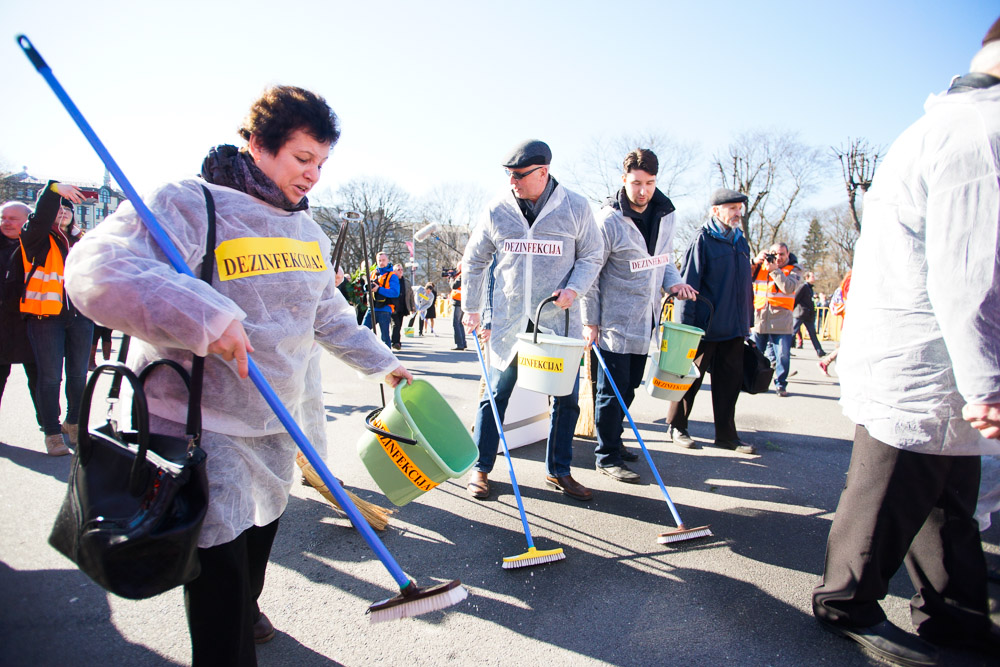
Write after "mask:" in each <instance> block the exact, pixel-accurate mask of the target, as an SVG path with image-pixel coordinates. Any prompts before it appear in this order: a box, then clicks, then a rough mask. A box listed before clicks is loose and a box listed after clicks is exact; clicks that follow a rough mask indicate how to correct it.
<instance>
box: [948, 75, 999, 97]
mask: <svg viewBox="0 0 1000 667" xmlns="http://www.w3.org/2000/svg"><path fill="white" fill-rule="evenodd" d="M998 83H1000V79H998V78H997V77H995V76H993V75H992V74H986V73H985V72H972V73H971V74H966V75H965V76H960V77H956V78H955V80H954V81H952V82H951V87H950V88H948V94H949V95H953V94H955V93H964V92H968V91H970V90H979V89H981V88H991V87H993V86H995V85H997V84H998Z"/></svg>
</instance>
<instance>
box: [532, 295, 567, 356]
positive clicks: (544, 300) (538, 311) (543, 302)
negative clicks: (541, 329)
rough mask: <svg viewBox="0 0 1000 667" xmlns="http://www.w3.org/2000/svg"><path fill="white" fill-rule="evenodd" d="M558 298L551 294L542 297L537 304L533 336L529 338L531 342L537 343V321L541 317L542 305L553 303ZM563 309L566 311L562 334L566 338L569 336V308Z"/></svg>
mask: <svg viewBox="0 0 1000 667" xmlns="http://www.w3.org/2000/svg"><path fill="white" fill-rule="evenodd" d="M558 298H559V297H557V296H556V295H554V294H553V295H552V296H550V297H548V298H545V299H542V302H541V303H540V304H538V308H537V309H536V310H535V333H534V336H532V338H531V342H532V343H533V344H535V345H538V321H539V320H540V319H541V317H542V306H544V305H545V304H547V303H553V302H554V301H555V300H556V299H558ZM564 310H565V312H566V333H565V334H563V335H564V336H566V338H569V308H566V309H564Z"/></svg>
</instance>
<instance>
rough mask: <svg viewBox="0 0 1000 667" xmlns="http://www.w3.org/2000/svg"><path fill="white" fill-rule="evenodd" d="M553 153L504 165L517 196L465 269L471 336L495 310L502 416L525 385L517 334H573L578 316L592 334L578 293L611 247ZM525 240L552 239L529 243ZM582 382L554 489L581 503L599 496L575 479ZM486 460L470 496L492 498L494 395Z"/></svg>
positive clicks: (549, 456)
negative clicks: (554, 163) (550, 301)
mask: <svg viewBox="0 0 1000 667" xmlns="http://www.w3.org/2000/svg"><path fill="white" fill-rule="evenodd" d="M551 160H552V153H551V151H550V150H549V147H548V146H547V145H546V144H545V143H544V142H541V141H528V142H525V143H523V144H521V145H519V146H518V147H517V148H515V149H514V151H513V152H512V153H511V154H510V156H509V157H508V158H507V159H506V160H504V162H503V166H504V168H505V170H506V172H507V176H508V177H509V178H510V186H511V190H510V191H509V192H508V193H506V194H505V195H504V196H503V197H502V198H501V199H499V200H498V201H496V202H495V203H493V204H492V205H491V206H490V208H489V212H488V214H487V215H486V216H485V217H484V218H483V220H482V221H481V222H480V223H479V224H478V225H476V227H475V229H473V231H472V236H471V237H470V238H469V243H468V245H466V247H465V256H464V257H463V258H462V267H463V272H464V276H465V282H464V285H463V288H462V308H463V310H464V311H465V317H464V320H463V321H464V323H465V327H466V330H468V331H469V332H473V331H476V330H477V329H479V328H480V324H481V322H482V315H483V312H484V310H485V309H486V308H487V304H489V306H490V307H491V308H492V310H491V317H490V328H489V329H483V330H481V331H480V336H481V337H482V338H483V339H484V340H485V341H486V342H487V344H488V346H489V351H490V352H491V355H490V358H491V361H492V366H493V368H492V371H491V377H490V378H488V379H489V381H490V386H489V387H488V388H487V391H492V392H493V395H494V397H495V401H496V404H497V408H498V409H499V412H500V418H501V420H502V419H503V415H504V412H505V411H506V408H507V401H508V399H509V398H510V394H511V391H512V390H513V389H514V383H515V382H516V381H517V367H518V363H517V351H516V349H515V348H514V345H515V343H516V342H517V334H519V333H522V332H530V331H534V329H535V327H537V328H538V330H539V331H540V332H543V333H547V332H554V333H558V334H559V335H563V333H564V327H565V322H566V318H565V316H564V314H563V310H566V309H568V310H569V316H570V317H569V319H570V323H571V324H570V330H569V332H568V333H569V335H570V336H572V337H579V336H582V332H583V324H582V322H581V319H580V309H579V305H578V304H577V303H576V300H577V297H578V296H579V295H581V294H586V292H587V290H589V289H590V286H591V285H592V284H593V283H594V279H595V278H597V274H598V273H599V272H600V270H601V261H602V259H603V250H604V244H603V243H602V241H601V233H600V232H599V231H598V229H597V225H596V224H595V223H594V216H593V214H592V213H591V211H590V204H588V203H587V200H586V199H584V198H583V197H581V196H580V195H578V194H576V193H573V192H570V191H569V190H567V189H566V188H564V187H563V186H562V185H560V184H559V183H558V182H557V181H556V179H555V178H553V177H552V176H551V175H549V163H550V162H551ZM524 241H545V243H525V242H524ZM549 296H555V297H557V299H556V301H555V305H556V306H558V308H551V307H550V308H546V309H543V310H542V313H541V316H540V321H538V322H534V321H533V318H534V317H535V310H536V308H537V306H538V304H539V303H541V301H542V300H543V299H546V298H548V297H549ZM578 392H579V381H578V382H577V383H576V385H574V387H573V392H572V393H571V394H569V395H568V396H556V397H555V398H554V400H553V405H552V416H551V425H550V428H549V438H548V443H547V445H546V451H545V469H546V472H547V473H548V474H547V476H546V478H545V479H546V483H547V484H548V485H549V486H551V487H553V488H555V489H556V490H558V491H561V492H562V493H564V494H566V495H568V496H569V497H571V498H574V499H576V500H590V498H591V497H592V495H593V494H592V493H591V492H590V490H589V489H587V488H586V487H584V486H583V485H582V484H580V483H579V482H577V481H576V480H574V479H573V477H572V476H571V475H570V462H571V461H572V458H573V430H574V428H575V427H576V422H577V418H578V417H579V414H580V406H579V403H578V400H577V398H578ZM475 438H476V443H477V445H478V446H479V460H478V462H477V463H476V465H475V468H474V470H473V473H472V477H471V478H470V480H469V485H468V491H469V493H470V494H471V495H472V496H473V497H475V498H479V499H484V498H488V497H489V494H490V488H489V481H488V478H487V476H488V475H489V473H490V471H491V470H492V469H493V464H494V462H495V460H496V456H497V446H498V445H499V434H498V433H497V429H496V424H495V423H494V420H493V414H492V412H491V408H490V402H489V398H488V397H484V398H483V400H482V401H480V403H479V410H478V412H477V414H476V431H475Z"/></svg>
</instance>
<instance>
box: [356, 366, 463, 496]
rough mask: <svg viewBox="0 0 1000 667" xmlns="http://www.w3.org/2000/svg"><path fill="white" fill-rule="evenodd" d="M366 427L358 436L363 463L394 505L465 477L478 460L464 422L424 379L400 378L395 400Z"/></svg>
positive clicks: (370, 418) (372, 416) (369, 419)
mask: <svg viewBox="0 0 1000 667" xmlns="http://www.w3.org/2000/svg"><path fill="white" fill-rule="evenodd" d="M365 428H366V429H367V430H368V433H365V434H364V435H363V436H361V438H360V439H359V440H358V454H359V455H360V456H361V462H362V463H364V465H365V468H367V469H368V474H370V475H371V476H372V479H373V480H375V483H376V484H377V485H378V487H379V488H380V489H381V490H382V493H384V494H385V496H386V498H388V499H389V500H390V502H392V503H393V504H394V505H398V506H402V505H405V504H406V503H408V502H410V501H411V500H413V499H414V498H417V497H419V496H421V495H423V494H424V493H427V492H428V491H430V490H432V489H434V487H436V486H437V485H438V484H440V483H441V482H443V481H445V480H447V479H454V478H457V477H461V476H462V475H464V474H465V473H466V472H468V471H469V469H470V468H471V467H472V465H473V464H474V463H475V462H476V460H477V459H478V458H479V449H478V448H477V447H476V443H475V442H473V440H472V436H471V435H470V434H469V431H468V429H466V427H465V424H463V423H462V420H461V419H459V418H458V415H456V414H455V411H454V410H452V409H451V406H450V405H448V402H447V401H445V400H444V397H443V396H441V394H439V393H438V391H437V389H435V388H434V386H433V385H431V383H429V382H427V381H425V380H414V381H413V382H412V383H411V384H409V385H408V384H406V383H405V382H400V383H399V384H398V385H397V386H396V390H395V392H394V394H393V400H392V403H390V404H389V405H387V406H385V407H384V408H379V409H378V410H374V411H373V412H371V413H370V414H369V415H368V416H367V417H366V418H365Z"/></svg>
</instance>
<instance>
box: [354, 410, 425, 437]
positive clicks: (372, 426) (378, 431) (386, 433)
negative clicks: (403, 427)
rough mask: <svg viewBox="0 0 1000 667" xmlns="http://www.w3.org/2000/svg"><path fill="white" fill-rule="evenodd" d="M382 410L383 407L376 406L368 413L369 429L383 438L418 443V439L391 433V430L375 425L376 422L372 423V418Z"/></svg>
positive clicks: (366, 423)
mask: <svg viewBox="0 0 1000 667" xmlns="http://www.w3.org/2000/svg"><path fill="white" fill-rule="evenodd" d="M380 412H382V408H375V409H374V410H372V411H371V412H369V413H368V416H367V417H365V428H366V429H368V430H369V431H371V432H372V433H374V434H375V435H381V436H382V437H383V438H389V439H390V440H395V441H396V442H399V443H402V444H404V445H415V444H417V441H416V440H412V439H410V438H404V437H403V436H401V435H396V434H395V433H389V431H385V430H382V429H380V428H379V427H378V426H375V424H372V420H373V419H375V417H377V416H378V414H379V413H380Z"/></svg>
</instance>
